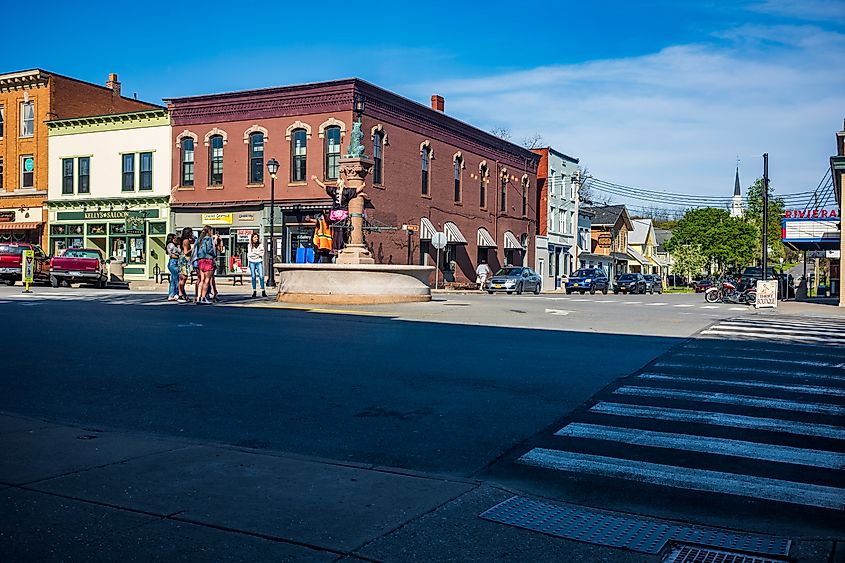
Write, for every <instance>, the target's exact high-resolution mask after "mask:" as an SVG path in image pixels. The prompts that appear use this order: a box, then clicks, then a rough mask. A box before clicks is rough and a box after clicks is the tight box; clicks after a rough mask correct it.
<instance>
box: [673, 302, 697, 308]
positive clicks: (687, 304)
mask: <svg viewBox="0 0 845 563" xmlns="http://www.w3.org/2000/svg"><path fill="white" fill-rule="evenodd" d="M673 307H695V305H690V304H689V303H681V304H680V305H673Z"/></svg>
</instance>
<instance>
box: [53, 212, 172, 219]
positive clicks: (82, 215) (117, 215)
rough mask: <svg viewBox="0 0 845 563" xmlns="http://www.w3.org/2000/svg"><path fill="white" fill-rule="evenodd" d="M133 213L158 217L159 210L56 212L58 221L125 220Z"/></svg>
mask: <svg viewBox="0 0 845 563" xmlns="http://www.w3.org/2000/svg"><path fill="white" fill-rule="evenodd" d="M130 213H131V214H134V215H137V214H143V216H144V217H146V218H147V219H158V216H159V210H158V209H145V210H143V211H129V210H127V209H115V210H105V211H96V210H95V211H58V212H57V213H56V219H57V220H58V221H78V220H80V219H81V220H83V221H98V220H104V219H105V220H108V219H117V220H122V221H125V220H126V219H127V218H129V216H130Z"/></svg>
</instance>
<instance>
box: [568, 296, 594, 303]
mask: <svg viewBox="0 0 845 563" xmlns="http://www.w3.org/2000/svg"><path fill="white" fill-rule="evenodd" d="M573 301H580V302H582V303H583V302H585V301H592V299H585V298H583V297H581V298H579V299H573Z"/></svg>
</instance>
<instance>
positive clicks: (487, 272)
mask: <svg viewBox="0 0 845 563" xmlns="http://www.w3.org/2000/svg"><path fill="white" fill-rule="evenodd" d="M475 275H476V280H475V283H477V284H478V289H484V284H486V283H487V278H489V277H490V276H492V275H493V271H492V270H491V269H490V266H488V265H487V260H482V261H481V262H479V264H478V267H477V268H476V269H475Z"/></svg>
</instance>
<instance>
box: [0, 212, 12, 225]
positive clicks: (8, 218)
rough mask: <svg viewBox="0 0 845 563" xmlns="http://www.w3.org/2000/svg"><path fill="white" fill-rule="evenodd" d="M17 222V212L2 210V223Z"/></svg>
mask: <svg viewBox="0 0 845 563" xmlns="http://www.w3.org/2000/svg"><path fill="white" fill-rule="evenodd" d="M14 222H15V212H14V211H0V223H14Z"/></svg>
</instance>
